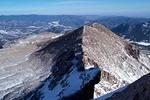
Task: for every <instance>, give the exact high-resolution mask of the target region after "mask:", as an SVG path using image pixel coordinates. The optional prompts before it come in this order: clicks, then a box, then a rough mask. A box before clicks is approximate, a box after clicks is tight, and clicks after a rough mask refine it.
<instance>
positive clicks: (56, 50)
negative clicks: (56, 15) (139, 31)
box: [0, 23, 150, 100]
mask: <svg viewBox="0 0 150 100" xmlns="http://www.w3.org/2000/svg"><path fill="white" fill-rule="evenodd" d="M34 40H36V42H35V41H34ZM37 40H38V41H37ZM27 41H28V42H26V43H25V44H24V45H22V44H21V45H17V46H15V45H13V46H12V47H11V48H4V49H2V50H1V51H0V57H1V58H0V62H2V63H1V64H0V69H1V70H2V71H1V72H0V99H4V100H13V99H15V100H16V99H17V100H20V99H21V100H59V99H61V100H89V99H93V98H97V97H100V96H102V95H104V94H107V93H109V92H112V91H114V90H116V89H118V88H120V87H123V86H126V85H128V84H130V83H132V82H134V81H136V80H137V79H139V78H141V77H142V76H143V75H146V74H148V73H149V72H150V58H149V56H147V55H145V54H143V53H142V52H140V50H139V49H138V48H136V46H134V45H132V44H130V43H128V42H127V41H125V40H123V39H121V38H120V37H119V36H117V35H115V34H114V33H113V32H111V31H110V30H109V29H107V28H106V27H104V26H103V25H100V24H97V23H93V24H90V25H85V26H82V27H80V28H78V29H76V30H74V31H72V32H70V33H67V34H65V35H61V36H49V35H47V34H46V35H43V36H42V37H41V36H40V38H39V36H36V39H32V41H31V39H27Z"/></svg>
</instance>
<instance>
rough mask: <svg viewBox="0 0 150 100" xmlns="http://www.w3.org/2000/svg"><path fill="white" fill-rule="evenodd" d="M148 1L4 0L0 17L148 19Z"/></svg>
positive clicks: (0, 8) (1, 2)
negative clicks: (115, 17)
mask: <svg viewBox="0 0 150 100" xmlns="http://www.w3.org/2000/svg"><path fill="white" fill-rule="evenodd" d="M149 5H150V0H132V1H131V0H124V1H122V0H111V1H110V0H92V1H91V0H45V1H43V0H36V1H35V0H32V1H31V0H11V1H10V0H5V1H0V15H31V14H32V15H33V14H34V15H100V16H127V17H146V18H149V17H150V10H149V9H150V6H149Z"/></svg>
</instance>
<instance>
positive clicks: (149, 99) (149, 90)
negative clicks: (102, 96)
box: [106, 74, 150, 100]
mask: <svg viewBox="0 0 150 100" xmlns="http://www.w3.org/2000/svg"><path fill="white" fill-rule="evenodd" d="M149 94H150V74H147V75H145V76H143V77H142V78H140V79H139V80H137V81H135V82H134V83H132V84H130V85H129V86H128V87H126V88H125V89H124V90H123V91H121V92H118V93H115V94H113V95H112V96H111V97H109V98H107V99H106V100H150V96H149Z"/></svg>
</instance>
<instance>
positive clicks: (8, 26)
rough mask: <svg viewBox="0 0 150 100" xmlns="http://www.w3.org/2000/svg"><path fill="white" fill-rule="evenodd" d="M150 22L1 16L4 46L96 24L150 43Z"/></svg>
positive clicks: (76, 16) (77, 16)
mask: <svg viewBox="0 0 150 100" xmlns="http://www.w3.org/2000/svg"><path fill="white" fill-rule="evenodd" d="M149 21H150V19H148V18H130V17H121V16H119V17H114V16H112V17H107V16H105V17H102V16H98V15H87V16H86V15H85V16H80V15H10V16H0V41H1V43H0V44H1V46H2V45H3V44H5V43H6V42H10V41H13V40H16V39H18V38H22V37H26V36H28V35H30V34H38V33H43V32H54V33H58V34H59V33H67V32H70V31H72V30H74V29H76V28H79V27H80V26H82V25H85V24H88V23H92V22H97V23H100V24H103V25H105V26H106V27H108V28H109V29H110V30H112V31H113V32H115V33H116V34H118V35H120V36H122V37H125V38H127V39H130V40H132V41H146V42H150V26H149Z"/></svg>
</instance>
